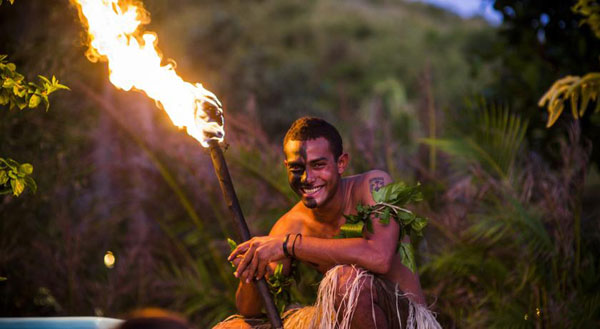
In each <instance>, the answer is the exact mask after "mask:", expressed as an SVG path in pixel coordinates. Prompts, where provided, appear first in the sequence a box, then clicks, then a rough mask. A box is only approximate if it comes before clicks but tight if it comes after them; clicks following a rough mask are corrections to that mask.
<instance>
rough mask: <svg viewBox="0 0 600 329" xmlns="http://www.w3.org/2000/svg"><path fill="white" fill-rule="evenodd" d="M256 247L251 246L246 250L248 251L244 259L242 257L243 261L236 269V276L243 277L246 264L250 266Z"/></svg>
mask: <svg viewBox="0 0 600 329" xmlns="http://www.w3.org/2000/svg"><path fill="white" fill-rule="evenodd" d="M255 249H256V247H254V246H250V249H248V251H246V253H245V254H244V259H242V262H241V263H240V265H239V266H238V268H237V271H235V274H236V275H235V276H236V277H237V278H241V274H243V273H244V270H245V269H246V266H248V265H249V264H250V262H251V261H252V258H254V250H255Z"/></svg>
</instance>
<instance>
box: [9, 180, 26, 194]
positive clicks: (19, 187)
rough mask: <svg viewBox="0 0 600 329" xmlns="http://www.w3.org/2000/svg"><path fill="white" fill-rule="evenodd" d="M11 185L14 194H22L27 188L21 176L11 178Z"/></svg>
mask: <svg viewBox="0 0 600 329" xmlns="http://www.w3.org/2000/svg"><path fill="white" fill-rule="evenodd" d="M10 185H11V187H12V190H13V195H14V196H19V195H21V193H23V190H25V181H24V180H23V179H21V178H18V179H13V180H11V181H10Z"/></svg>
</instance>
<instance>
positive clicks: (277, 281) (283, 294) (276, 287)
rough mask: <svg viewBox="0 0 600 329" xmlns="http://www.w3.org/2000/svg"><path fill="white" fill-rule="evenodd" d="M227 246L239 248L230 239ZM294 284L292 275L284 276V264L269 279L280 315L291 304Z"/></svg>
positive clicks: (278, 266)
mask: <svg viewBox="0 0 600 329" xmlns="http://www.w3.org/2000/svg"><path fill="white" fill-rule="evenodd" d="M227 244H228V245H229V248H230V249H231V251H234V250H235V248H237V242H235V241H233V240H232V239H230V238H227ZM231 266H233V262H232V263H231ZM293 282H294V279H293V277H292V276H291V275H289V276H288V275H284V274H283V264H281V263H279V264H277V266H276V267H275V271H274V272H273V275H271V276H270V277H269V278H268V279H267V283H268V284H269V290H270V291H271V295H272V296H273V301H274V302H275V306H276V307H277V309H278V310H279V313H283V312H284V311H285V307H286V306H287V305H289V304H290V303H291V300H292V298H291V294H290V287H291V286H292V283H293Z"/></svg>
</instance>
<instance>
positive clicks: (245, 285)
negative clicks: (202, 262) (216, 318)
mask: <svg viewBox="0 0 600 329" xmlns="http://www.w3.org/2000/svg"><path fill="white" fill-rule="evenodd" d="M286 224H287V223H286V219H285V216H284V217H282V218H280V219H279V220H278V221H277V222H276V223H275V225H274V226H273V228H272V229H271V232H270V233H269V236H270V237H273V238H274V239H279V240H280V241H281V243H282V244H283V239H284V238H285V236H284V234H287V233H285V232H286V230H287V229H288V227H287V226H288V225H286ZM243 258H244V256H242V255H238V256H236V257H235V258H233V260H232V262H233V263H234V266H235V267H236V269H237V268H238V266H239V263H240V262H241V261H242V260H243ZM230 259H231V258H230ZM278 263H282V264H283V271H282V272H283V274H284V275H288V274H289V272H290V267H291V259H289V258H287V257H286V258H284V259H282V260H280V261H279V262H272V263H270V264H269V265H268V266H269V268H270V270H269V269H265V271H268V272H269V274H272V273H273V271H274V270H275V267H276V266H277V264H278ZM237 273H238V270H236V272H235V275H236V277H239V276H238V275H237ZM262 275H263V276H264V273H263V274H262ZM257 277H258V276H257ZM261 277H262V276H261ZM252 281H253V280H252V279H251V278H247V277H240V284H239V286H238V289H237V292H236V294H235V305H236V307H237V309H238V312H239V313H240V314H241V315H243V316H245V317H255V316H258V315H260V314H261V309H262V307H263V303H262V299H261V297H260V293H259V292H258V289H257V288H256V285H255V284H254V283H253V282H252Z"/></svg>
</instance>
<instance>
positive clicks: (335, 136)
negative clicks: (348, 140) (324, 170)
mask: <svg viewBox="0 0 600 329" xmlns="http://www.w3.org/2000/svg"><path fill="white" fill-rule="evenodd" d="M319 137H323V138H325V139H326V140H327V141H328V142H329V149H330V150H331V153H333V156H334V158H335V160H336V161H337V159H338V158H339V157H340V155H342V153H343V152H344V146H343V144H342V137H341V136H340V133H339V132H338V131H337V129H335V127H334V126H333V125H331V124H330V123H329V122H327V121H325V120H323V119H320V118H315V117H302V118H300V119H298V120H296V121H294V123H292V126H291V127H290V129H288V131H287V133H286V134H285V138H284V139H283V146H284V147H285V144H286V143H287V142H288V141H290V140H293V141H307V140H313V139H317V138H319Z"/></svg>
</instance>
